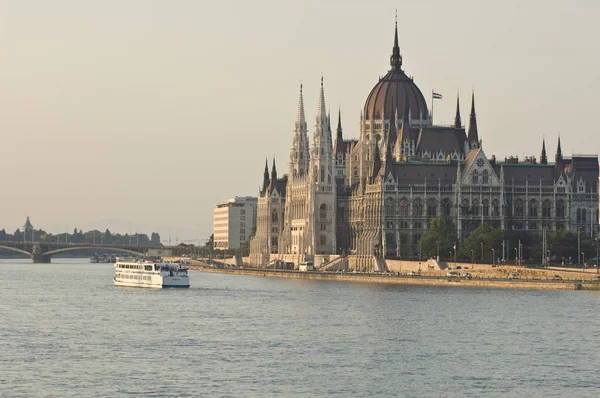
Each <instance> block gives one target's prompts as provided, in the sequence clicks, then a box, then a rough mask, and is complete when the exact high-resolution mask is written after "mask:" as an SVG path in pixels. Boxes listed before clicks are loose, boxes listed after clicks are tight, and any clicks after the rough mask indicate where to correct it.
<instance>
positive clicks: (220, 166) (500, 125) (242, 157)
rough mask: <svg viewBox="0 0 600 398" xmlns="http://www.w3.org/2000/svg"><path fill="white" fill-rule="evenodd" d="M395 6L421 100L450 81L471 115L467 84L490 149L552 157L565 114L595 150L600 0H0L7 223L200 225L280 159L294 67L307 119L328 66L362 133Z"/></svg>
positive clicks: (447, 89) (196, 228) (443, 118)
mask: <svg viewBox="0 0 600 398" xmlns="http://www.w3.org/2000/svg"><path fill="white" fill-rule="evenodd" d="M395 9H398V32H399V39H400V49H401V52H402V55H403V57H404V64H403V66H404V70H405V71H406V72H407V74H409V75H412V76H414V79H415V82H416V83H417V85H418V86H419V87H420V89H421V91H422V92H423V94H424V95H425V98H426V99H427V101H428V103H429V106H431V104H430V102H431V94H430V93H431V90H432V89H435V90H436V91H437V92H440V93H442V94H443V95H444V99H443V100H441V101H437V100H436V103H435V119H436V122H450V121H451V120H452V118H453V116H454V112H455V104H456V98H455V97H456V92H457V90H460V95H461V97H460V98H461V102H462V107H461V112H462V115H463V121H466V120H468V113H469V102H470V101H469V100H470V93H471V89H472V87H475V95H476V108H477V117H478V126H479V132H480V137H481V138H482V139H483V147H484V150H485V151H486V154H487V155H488V156H491V155H492V154H496V156H498V157H502V158H503V157H504V156H505V155H510V154H514V155H519V156H520V157H521V156H522V155H523V154H525V155H536V156H538V157H539V152H540V148H541V140H542V136H543V135H545V136H546V139H547V146H548V152H549V157H553V156H554V151H555V148H556V140H557V136H558V133H559V132H560V134H561V141H562V144H563V151H564V152H565V154H567V155H570V154H571V153H573V152H576V153H582V152H583V153H597V152H598V146H599V144H600V137H599V135H598V127H597V126H598V125H599V120H597V119H598V115H597V113H596V112H598V106H597V104H598V101H599V100H598V98H599V94H598V93H600V78H599V77H598V73H599V72H598V71H599V70H600V52H599V50H600V44H599V41H598V39H599V38H600V24H598V23H597V18H598V15H600V2H598V1H592V0H589V1H585V0H571V1H548V0H544V1H533V0H532V1H515V0H505V1H501V2H498V1H495V2H491V1H475V0H469V1H467V0H454V1H451V2H450V1H445V0H431V1H424V0H421V1H410V2H408V1H364V0H361V1H348V0H345V1H341V0H336V1H325V0H315V1H294V2H291V1H282V0H264V1H227V2H225V1H223V2H218V1H199V0H198V1H196V0H194V1H193V0H189V1H184V0H177V1H167V0H163V1H149V0H118V1H117V0H99V1H91V0H90V1H86V0H71V1H67V0H53V1H46V0H39V1H34V0H10V1H9V0H0V134H1V137H2V139H1V140H0V161H1V162H2V164H3V170H4V173H3V179H2V188H0V189H1V190H2V199H1V202H0V203H1V207H0V228H2V227H4V228H6V229H7V230H9V231H11V232H12V231H14V229H16V228H17V227H19V226H20V225H22V224H23V220H24V219H25V216H26V215H29V216H31V218H32V221H33V223H34V225H35V226H36V227H41V228H44V229H46V230H49V231H51V232H57V231H64V230H65V228H66V227H67V226H68V228H69V230H72V229H73V228H74V227H79V228H86V229H87V228H91V227H93V226H96V225H98V226H99V227H104V225H106V224H107V223H108V224H110V223H111V222H112V223H113V224H114V225H115V227H113V229H117V232H127V231H126V230H125V229H126V228H131V229H132V231H135V230H138V229H139V230H140V232H147V233H149V232H151V230H153V229H158V228H160V231H159V232H161V233H162V235H163V236H162V237H163V238H165V233H168V232H166V231H168V229H169V228H171V229H172V231H173V232H172V234H173V239H174V237H175V233H176V232H175V231H176V230H179V231H180V232H179V235H180V236H179V238H180V239H193V238H205V237H206V236H208V235H209V233H210V231H211V229H212V210H213V207H214V204H215V203H216V202H218V201H222V200H226V199H228V198H230V197H233V196H235V195H239V196H242V195H256V194H257V189H258V186H259V184H260V183H261V179H262V171H263V167H264V161H265V156H268V157H269V161H271V159H272V157H273V155H275V156H276V158H277V165H278V170H279V172H280V174H281V173H282V172H284V171H286V169H287V161H288V156H289V149H290V146H291V138H292V130H293V126H294V120H295V115H296V107H297V99H298V88H299V84H300V81H302V82H303V83H304V93H305V100H306V110H307V117H308V119H309V120H308V121H309V126H312V125H313V124H314V118H315V113H316V108H317V96H318V87H319V79H320V76H321V73H322V74H323V76H324V80H325V95H326V100H327V104H328V106H330V108H331V113H332V115H334V114H335V115H336V117H335V118H334V120H333V124H334V125H335V124H337V110H338V106H339V107H341V110H342V119H343V127H344V134H345V135H346V137H356V136H357V135H358V122H359V117H360V111H361V109H362V107H363V106H364V101H365V100H366V98H367V95H368V94H369V91H370V90H371V88H372V87H373V86H374V85H375V84H376V83H377V80H378V77H379V76H381V75H384V74H385V73H386V72H387V70H388V69H389V56H390V54H391V50H392V45H393V32H394V10H395ZM309 128H310V127H309ZM309 136H311V132H309ZM106 219H110V220H115V221H110V222H107V221H103V222H100V220H106ZM117 224H118V226H117ZM119 229H121V231H118V230H119Z"/></svg>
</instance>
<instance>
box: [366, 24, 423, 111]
mask: <svg viewBox="0 0 600 398" xmlns="http://www.w3.org/2000/svg"><path fill="white" fill-rule="evenodd" d="M390 64H391V66H392V68H391V69H390V71H389V72H388V73H387V74H386V75H385V76H384V77H382V78H381V79H380V80H379V82H378V83H377V84H376V85H375V87H373V89H372V90H371V92H370V93H369V96H368V97H367V102H365V110H364V117H365V120H381V119H390V118H391V117H392V116H393V115H394V113H395V112H396V110H397V111H398V117H399V118H404V113H405V110H406V109H410V115H411V119H412V120H416V119H419V116H420V115H422V117H423V119H424V120H426V119H427V118H428V117H429V110H428V109H427V102H425V97H423V93H421V90H419V87H417V85H416V84H415V83H414V82H413V80H412V79H411V78H409V77H408V76H406V74H405V73H404V71H403V70H402V56H401V55H400V48H399V47H398V26H397V25H396V32H395V37H394V49H393V51H392V56H391V57H390Z"/></svg>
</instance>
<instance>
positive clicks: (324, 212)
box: [319, 203, 327, 221]
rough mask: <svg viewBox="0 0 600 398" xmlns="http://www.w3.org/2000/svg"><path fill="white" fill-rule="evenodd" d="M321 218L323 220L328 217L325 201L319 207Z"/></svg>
mask: <svg viewBox="0 0 600 398" xmlns="http://www.w3.org/2000/svg"><path fill="white" fill-rule="evenodd" d="M319 218H320V219H321V220H323V221H325V219H326V218H327V205H326V204H325V203H323V204H322V205H321V207H319Z"/></svg>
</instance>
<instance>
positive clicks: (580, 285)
mask: <svg viewBox="0 0 600 398" xmlns="http://www.w3.org/2000/svg"><path fill="white" fill-rule="evenodd" d="M190 268H192V269H195V270H198V271H202V272H212V273H221V274H234V275H251V276H262V277H277V278H295V279H313V280H325V281H345V282H365V283H387V284H398V285H421V286H456V287H458V286H461V287H479V288H502V289H553V290H557V289H559V290H600V283H597V282H591V281H581V280H563V281H554V280H543V279H500V278H479V277H474V278H472V279H465V278H460V277H447V276H437V275H436V276H429V275H423V276H404V275H393V274H392V275H382V274H363V273H356V274H355V273H340V272H299V271H282V270H268V269H257V268H213V267H210V266H208V265H205V266H204V265H197V264H196V265H191V266H190Z"/></svg>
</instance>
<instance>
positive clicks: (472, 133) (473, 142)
mask: <svg viewBox="0 0 600 398" xmlns="http://www.w3.org/2000/svg"><path fill="white" fill-rule="evenodd" d="M457 112H458V108H457ZM459 117H460V115H459ZM467 141H468V142H469V146H470V148H471V149H473V148H478V147H479V133H478V132H477V116H476V114H475V91H473V94H472V95H471V116H470V117H469V132H468V134H467Z"/></svg>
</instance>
